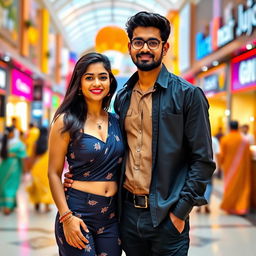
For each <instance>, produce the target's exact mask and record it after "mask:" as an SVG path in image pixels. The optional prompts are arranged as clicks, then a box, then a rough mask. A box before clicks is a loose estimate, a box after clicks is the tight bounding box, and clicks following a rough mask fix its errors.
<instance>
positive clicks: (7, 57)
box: [3, 55, 11, 62]
mask: <svg viewBox="0 0 256 256" xmlns="http://www.w3.org/2000/svg"><path fill="white" fill-rule="evenodd" d="M3 60H4V61H5V62H9V61H10V60H11V57H10V56H8V55H4V56H3Z"/></svg>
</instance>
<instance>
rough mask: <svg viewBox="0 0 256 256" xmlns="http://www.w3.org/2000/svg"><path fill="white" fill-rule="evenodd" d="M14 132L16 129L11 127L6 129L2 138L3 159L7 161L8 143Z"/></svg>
mask: <svg viewBox="0 0 256 256" xmlns="http://www.w3.org/2000/svg"><path fill="white" fill-rule="evenodd" d="M11 132H14V127H13V126H9V127H6V128H5V132H4V135H3V138H2V148H1V157H2V159H6V158H7V157H8V148H7V143H8V135H9V134H10V133H11Z"/></svg>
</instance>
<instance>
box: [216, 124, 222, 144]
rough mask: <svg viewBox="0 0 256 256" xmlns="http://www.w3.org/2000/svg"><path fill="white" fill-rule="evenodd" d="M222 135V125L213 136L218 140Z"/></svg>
mask: <svg viewBox="0 0 256 256" xmlns="http://www.w3.org/2000/svg"><path fill="white" fill-rule="evenodd" d="M223 136H224V133H223V130H222V127H221V126H220V127H219V128H218V132H217V133H216V134H215V138H217V140H218V141H219V142H220V140H221V138H222V137H223Z"/></svg>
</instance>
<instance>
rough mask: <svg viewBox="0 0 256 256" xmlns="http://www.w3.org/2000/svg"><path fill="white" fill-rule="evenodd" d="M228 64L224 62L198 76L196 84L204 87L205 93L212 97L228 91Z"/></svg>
mask: <svg viewBox="0 0 256 256" xmlns="http://www.w3.org/2000/svg"><path fill="white" fill-rule="evenodd" d="M226 74H227V72H226V65H225V64H222V65H220V66H218V67H216V68H213V69H211V70H209V71H207V72H204V73H201V74H200V75H199V76H198V77H197V81H196V84H198V86H199V87H201V88H202V90H203V91H204V93H205V95H206V96H207V97H210V96H212V95H214V94H216V93H220V92H225V91H226V76H227V75H226Z"/></svg>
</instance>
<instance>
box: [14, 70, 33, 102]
mask: <svg viewBox="0 0 256 256" xmlns="http://www.w3.org/2000/svg"><path fill="white" fill-rule="evenodd" d="M32 92H33V80H32V78H30V77H29V76H27V75H25V74H24V73H22V72H20V71H18V70H17V69H13V70H12V94H13V95H16V96H22V97H24V98H25V99H26V100H28V101H32V99H33V94H32Z"/></svg>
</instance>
